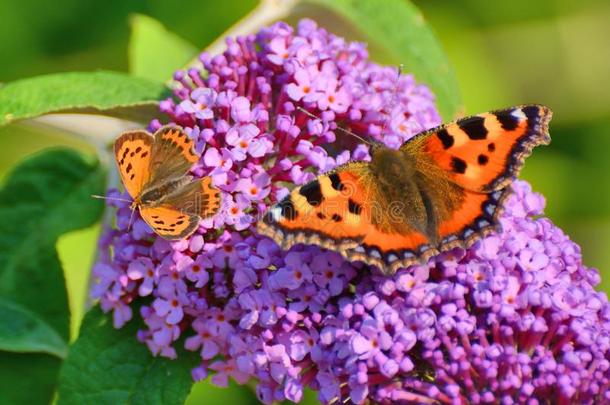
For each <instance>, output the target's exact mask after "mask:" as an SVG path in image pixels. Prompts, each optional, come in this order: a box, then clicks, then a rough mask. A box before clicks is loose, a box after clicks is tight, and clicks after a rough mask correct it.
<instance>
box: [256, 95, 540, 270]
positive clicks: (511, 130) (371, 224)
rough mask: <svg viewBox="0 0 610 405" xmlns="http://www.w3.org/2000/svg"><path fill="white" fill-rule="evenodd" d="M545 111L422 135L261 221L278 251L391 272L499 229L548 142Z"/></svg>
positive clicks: (305, 190)
mask: <svg viewBox="0 0 610 405" xmlns="http://www.w3.org/2000/svg"><path fill="white" fill-rule="evenodd" d="M550 117H551V112H550V110H549V109H548V108H546V107H544V106H538V105H529V106H518V107H512V108H510V109H506V110H499V111H494V112H490V113H485V114H479V115H477V116H474V117H469V118H465V119H462V120H458V121H456V122H453V123H450V124H447V125H444V126H440V127H437V128H434V129H431V130H429V131H426V132H424V133H421V134H418V135H416V136H414V137H413V138H411V139H410V140H408V141H407V142H406V143H404V144H403V145H402V146H401V148H400V149H398V150H393V149H390V148H387V147H385V146H383V145H378V144H376V145H374V146H373V147H372V149H371V161H370V162H349V163H347V164H345V165H342V166H340V167H338V168H336V169H335V170H333V171H331V172H329V173H327V174H324V175H322V176H319V177H318V178H317V179H316V180H314V181H313V182H311V183H308V184H306V185H304V186H302V187H299V188H297V189H295V190H293V191H292V192H291V193H290V195H289V196H288V197H286V198H285V199H284V200H282V201H280V202H279V203H278V204H277V205H275V206H274V207H272V208H271V209H270V210H269V213H268V214H267V215H266V216H265V217H264V218H263V219H262V220H261V221H259V223H258V230H259V232H260V233H261V234H263V235H266V236H269V237H271V238H273V239H274V240H276V242H278V244H280V246H282V247H283V248H289V247H290V246H292V245H294V244H298V243H305V244H318V245H320V246H322V247H325V248H328V249H332V250H336V251H338V252H340V253H341V254H342V255H343V256H344V257H346V258H347V259H349V260H361V261H364V262H366V263H368V264H372V265H376V266H377V267H379V268H380V269H381V270H382V271H383V272H386V273H392V272H394V271H396V270H397V269H398V268H400V267H406V266H408V265H410V264H414V263H418V262H425V261H427V260H428V259H429V258H430V257H432V256H434V255H436V254H438V253H440V252H444V251H447V250H449V249H452V248H454V247H468V246H470V245H471V244H472V243H474V242H475V241H476V240H478V239H480V238H481V237H483V236H485V235H487V234H488V233H490V232H492V231H494V230H497V229H498V228H499V221H498V218H499V215H500V213H501V209H502V204H503V202H504V200H505V199H506V198H507V196H508V195H509V194H510V183H511V182H512V181H513V179H514V178H515V176H516V174H517V173H518V171H519V170H520V168H521V166H522V165H523V161H524V159H525V157H526V156H527V155H528V154H529V153H530V152H531V150H532V148H533V147H534V146H536V145H538V144H546V143H548V142H549V141H550V138H549V137H548V133H547V128H548V121H549V120H550Z"/></svg>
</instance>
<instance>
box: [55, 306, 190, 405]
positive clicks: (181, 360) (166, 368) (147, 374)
mask: <svg viewBox="0 0 610 405" xmlns="http://www.w3.org/2000/svg"><path fill="white" fill-rule="evenodd" d="M141 327H142V324H141V322H140V323H138V322H136V321H135V320H134V321H131V322H129V323H128V324H127V325H125V326H124V327H123V328H122V329H118V330H117V329H114V328H113V326H112V319H111V316H109V315H105V314H103V313H102V311H101V310H100V309H99V308H98V307H95V308H93V309H91V310H90V311H89V313H87V315H86V316H85V320H84V321H83V325H82V328H81V331H80V335H79V338H78V339H77V340H76V342H75V343H74V344H73V346H72V347H71V348H70V353H69V355H68V358H67V360H66V361H65V362H64V365H63V367H62V370H61V375H60V381H59V400H58V403H59V405H65V404H79V405H80V404H147V405H154V404H159V405H171V404H183V403H184V400H185V399H186V397H187V395H188V393H189V392H190V390H191V386H192V378H191V373H190V372H191V368H192V367H194V366H195V365H196V364H197V361H198V356H197V355H196V354H195V353H190V352H181V353H179V356H178V359H176V360H168V359H165V358H162V357H153V356H152V355H151V354H150V352H149V351H148V349H147V347H146V346H145V345H144V344H142V343H141V342H138V341H137V339H136V333H137V330H138V329H139V328H141Z"/></svg>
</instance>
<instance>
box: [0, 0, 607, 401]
mask: <svg viewBox="0 0 610 405" xmlns="http://www.w3.org/2000/svg"><path fill="white" fill-rule="evenodd" d="M414 3H415V4H416V5H417V6H418V7H420V9H421V10H422V11H423V13H424V16H425V18H426V19H427V20H428V22H429V23H430V24H431V25H432V27H433V29H434V30H435V31H436V33H437V34H438V36H439V38H440V41H441V43H442V44H443V46H444V48H445V50H446V52H447V54H448V55H449V59H450V61H451V63H452V64H453V67H454V69H455V71H456V74H457V77H458V81H459V83H460V87H461V91H462V97H463V100H464V104H465V110H466V111H465V112H466V113H478V112H483V111H486V110H490V109H494V108H500V107H506V106H509V105H513V104H522V103H529V102H536V103H543V104H546V105H549V106H550V107H551V108H552V109H553V110H554V113H555V114H554V118H553V121H552V123H551V136H552V138H553V142H552V144H551V146H549V147H544V148H538V149H537V150H536V151H535V153H534V156H533V157H532V158H530V159H528V161H527V164H526V167H525V170H524V173H523V176H522V177H524V178H525V179H527V180H529V181H530V182H531V183H532V185H533V187H534V189H535V190H537V191H540V192H542V193H543V194H544V195H545V196H546V198H547V203H548V205H547V210H546V212H547V214H548V216H549V217H550V218H551V219H552V220H553V221H554V222H556V223H557V224H558V225H559V226H561V227H562V228H563V229H564V230H565V231H566V233H568V234H569V235H570V236H571V237H572V238H573V239H574V240H576V241H577V242H578V243H579V244H580V245H581V246H582V250H583V255H584V259H585V262H586V263H587V264H588V265H590V266H594V267H597V268H599V269H600V272H601V273H602V279H603V280H604V281H603V283H602V288H604V289H605V290H606V291H610V272H609V271H608V269H610V249H608V247H609V246H610V158H609V157H608V153H609V151H610V80H609V79H610V41H609V40H608V38H610V2H608V1H604V0H588V1H581V2H574V1H560V0H538V1H531V0H513V1H511V2H489V1H485V0H463V1H441V0H421V1H415V2H414ZM256 4H257V2H256V1H254V0H247V1H243V0H239V1H238V0H233V1H228V0H227V1H224V2H218V1H204V0H199V1H194V0H183V1H181V2H179V3H178V2H170V1H161V0H109V1H104V2H102V1H83V0H61V1H56V2H48V1H46V0H44V1H43V0H28V1H22V0H2V1H0V16H2V24H0V55H2V63H0V82H7V81H11V80H15V79H18V78H24V77H29V76H33V75H37V74H44V73H51V72H60V71H72V70H95V69H106V70H119V71H126V70H127V68H128V56H127V45H128V40H129V34H130V30H129V21H130V16H132V15H133V14H134V13H142V14H146V15H149V16H151V17H153V18H155V19H157V20H159V21H160V22H162V23H163V24H164V25H165V26H166V27H167V28H168V29H169V30H170V31H173V32H175V33H177V34H178V35H180V36H181V37H183V38H185V39H186V40H188V41H190V42H191V43H192V44H193V45H195V46H197V47H198V48H203V47H205V46H206V45H207V44H209V43H210V42H211V41H213V40H214V39H215V38H216V37H217V36H218V35H220V34H221V33H222V32H223V31H225V30H226V29H227V28H228V27H230V26H231V25H232V24H233V23H235V22H236V21H237V20H238V19H239V18H241V17H242V16H244V15H245V14H247V13H248V12H249V11H250V10H251V9H253V8H254V7H255V6H256ZM379 5H380V7H383V2H382V1H380V2H379ZM210 15H213V16H214V17H213V18H209V16H210ZM326 28H328V29H329V30H331V31H332V29H333V27H326ZM395 29H397V30H399V29H400V27H396V28H395ZM406 70H408V67H407V68H406ZM60 144H61V145H70V146H73V147H76V148H79V149H81V150H85V151H90V152H93V148H92V147H90V146H88V145H87V144H85V143H83V142H81V141H78V140H74V139H71V138H68V137H66V136H64V135H62V134H61V133H59V132H58V133H56V134H49V133H48V132H46V133H42V131H41V130H40V129H38V128H36V127H32V126H28V125H25V124H19V125H11V126H7V127H3V128H0V145H1V147H0V181H1V179H2V178H3V177H4V175H5V174H6V173H7V171H8V170H10V168H11V167H12V166H13V165H14V164H15V163H16V162H17V161H19V160H20V159H22V158H23V157H24V156H25V155H27V154H30V153H33V152H35V151H37V150H39V149H41V148H45V147H48V146H52V145H60ZM98 231H99V228H98V227H94V228H92V229H87V230H83V231H78V232H74V233H72V234H68V235H66V236H64V237H63V238H62V239H61V240H60V243H59V251H60V257H61V259H62V261H63V263H64V265H65V268H66V272H67V274H66V277H67V283H68V289H69V291H70V300H71V301H70V304H71V309H72V313H73V315H74V316H73V325H72V326H73V333H76V331H77V328H78V323H79V321H80V317H81V315H82V313H83V303H84V301H85V297H86V282H87V272H88V269H89V268H90V266H91V263H92V260H93V255H94V249H95V239H96V237H97V233H98ZM204 399H205V401H206V403H221V402H223V401H227V400H229V401H240V402H241V403H248V402H255V399H254V398H253V397H252V395H251V394H250V393H249V392H248V390H247V389H243V390H214V389H210V388H209V387H208V386H207V385H206V384H198V385H196V388H195V391H194V394H193V396H192V397H191V400H190V401H191V403H199V402H201V401H203V400H204Z"/></svg>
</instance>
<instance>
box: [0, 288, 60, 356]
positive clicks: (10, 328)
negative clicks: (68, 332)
mask: <svg viewBox="0 0 610 405" xmlns="http://www.w3.org/2000/svg"><path fill="white" fill-rule="evenodd" d="M0 350H4V351H8V352H22V353H48V354H52V355H54V356H57V357H59V358H64V357H65V356H66V354H67V352H68V345H67V344H66V342H65V341H64V340H62V338H61V337H60V336H59V334H58V333H57V332H56V331H55V330H54V329H53V328H52V327H51V326H50V325H49V324H47V323H46V322H45V321H44V319H42V318H40V317H39V316H37V315H36V314H34V313H33V312H32V311H30V310H28V309H26V308H24V307H23V306H21V305H19V304H15V303H14V302H11V301H8V300H4V299H1V298H0Z"/></svg>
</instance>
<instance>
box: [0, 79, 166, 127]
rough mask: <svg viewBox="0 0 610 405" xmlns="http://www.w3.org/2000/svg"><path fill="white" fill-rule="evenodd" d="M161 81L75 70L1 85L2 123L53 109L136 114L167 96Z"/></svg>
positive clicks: (0, 117) (0, 110) (0, 105)
mask: <svg viewBox="0 0 610 405" xmlns="http://www.w3.org/2000/svg"><path fill="white" fill-rule="evenodd" d="M167 91H168V90H167V89H166V88H165V86H164V85H163V84H161V83H155V82H152V81H150V80H147V79H143V78H137V77H131V76H128V75H126V74H123V73H117V72H102V71H100V72H71V73H58V74H51V75H44V76H38V77H32V78H28V79H23V80H17V81H14V82H10V83H7V84H6V85H4V86H2V87H0V125H6V124H8V123H11V122H13V121H16V120H22V119H27V118H33V117H37V116H39V115H43V114H48V113H53V112H93V113H99V112H102V111H103V112H105V113H106V115H116V116H119V117H130V111H129V110H131V109H133V110H135V113H134V115H135V117H136V118H137V117H139V116H140V115H141V113H140V112H138V110H139V109H142V108H144V109H146V108H150V107H151V106H155V105H156V104H157V102H158V101H159V100H160V99H162V98H163V97H165V96H167V94H168V93H167Z"/></svg>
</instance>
